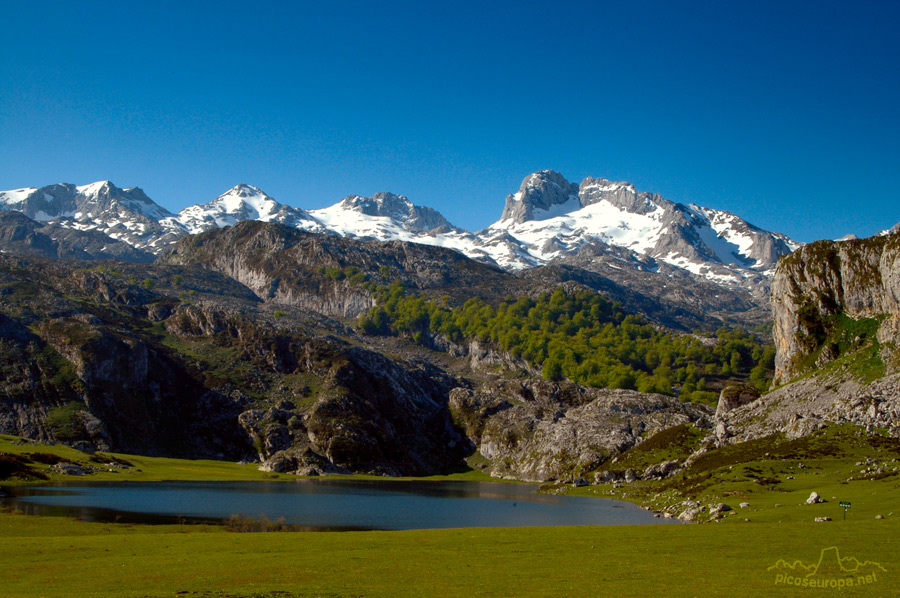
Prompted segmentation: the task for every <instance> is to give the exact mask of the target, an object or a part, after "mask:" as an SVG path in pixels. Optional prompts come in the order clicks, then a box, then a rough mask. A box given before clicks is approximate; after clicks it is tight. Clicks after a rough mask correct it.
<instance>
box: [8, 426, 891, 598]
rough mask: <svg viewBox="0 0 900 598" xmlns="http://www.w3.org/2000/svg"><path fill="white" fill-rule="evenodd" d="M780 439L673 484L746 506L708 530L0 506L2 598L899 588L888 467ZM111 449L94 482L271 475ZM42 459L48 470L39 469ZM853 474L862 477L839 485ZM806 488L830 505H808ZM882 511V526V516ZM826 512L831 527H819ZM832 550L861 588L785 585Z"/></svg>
mask: <svg viewBox="0 0 900 598" xmlns="http://www.w3.org/2000/svg"><path fill="white" fill-rule="evenodd" d="M853 434H855V432H853V431H852V430H850V431H847V434H842V433H840V431H835V432H834V433H833V435H832V436H831V437H829V439H825V440H828V442H830V443H832V444H835V443H838V444H839V443H843V442H845V441H846V442H849V443H850V444H849V445H848V446H849V447H850V448H852V449H853V450H854V451H855V452H856V451H861V452H865V451H866V450H869V449H867V448H866V447H867V446H868V447H869V448H870V449H871V450H872V454H871V455H869V456H868V458H869V459H872V460H875V459H880V461H881V462H884V461H887V462H888V463H890V459H891V458H894V457H893V456H892V454H893V453H892V452H891V451H893V449H892V448H890V447H887V448H885V447H878V446H875V447H872V446H871V445H870V444H868V443H866V444H860V443H855V440H854V437H853ZM825 440H823V442H824V441H825ZM781 444H783V443H776V444H775V445H769V446H766V447H763V446H760V447H758V448H759V450H764V451H765V452H768V453H769V456H768V457H766V456H765V452H763V453H760V454H759V455H756V454H755V453H752V451H751V453H749V454H744V455H741V456H735V455H729V454H727V453H723V454H719V455H718V456H716V457H715V458H714V459H710V460H709V462H707V463H705V464H704V463H700V466H701V467H700V469H698V471H696V472H695V475H694V477H692V478H689V479H688V481H684V480H682V481H681V482H679V480H677V479H672V480H669V481H668V482H666V483H670V484H677V483H685V484H687V483H691V484H693V486H694V487H695V488H694V489H695V490H696V493H695V495H694V496H695V497H696V498H697V499H698V500H699V501H701V502H706V501H713V500H720V499H722V498H723V493H727V492H731V493H732V494H730V495H727V496H725V497H724V498H725V500H726V501H727V502H734V503H737V502H741V501H747V502H749V503H750V505H751V506H750V507H749V508H747V509H740V508H735V511H734V514H733V515H729V516H726V517H725V518H724V519H722V520H721V521H718V522H714V523H705V524H702V525H667V526H601V527H569V528H565V527H558V528H518V529H460V530H425V531H403V532H340V533H335V532H303V533H289V532H288V533H286V532H273V533H236V532H229V531H226V529H225V528H223V527H221V526H174V525H173V526H141V525H122V524H102V523H87V522H80V521H74V520H70V519H64V518H53V517H34V516H26V515H22V514H17V513H10V512H4V513H0V565H2V570H3V572H4V573H3V575H2V579H0V596H4V597H6V596H11V597H18V596H21V597H23V598H24V597H30V596H47V597H51V596H150V597H156V596H209V597H225V596H234V597H251V596H281V597H282V598H290V597H299V596H441V597H444V596H448V597H449V596H466V597H472V596H795V595H798V594H805V595H834V596H897V595H900V590H898V588H900V573H898V572H900V542H898V538H900V524H898V517H897V516H896V515H890V513H892V512H894V511H897V513H898V514H900V489H898V481H897V476H895V475H894V476H892V475H888V476H885V477H879V476H878V475H867V474H861V473H859V470H861V469H866V468H865V467H863V466H857V465H856V463H857V462H859V459H865V458H866V457H867V456H866V455H864V454H859V455H856V456H855V457H852V458H850V457H848V456H847V455H845V454H841V453H839V452H838V453H837V454H832V455H824V456H823V458H822V459H820V460H810V459H803V460H802V464H803V467H802V468H800V467H799V464H800V463H801V461H797V460H787V459H783V458H782V457H784V456H785V455H784V454H778V453H777V451H779V450H781V451H799V450H800V449H801V448H802V447H801V446H799V445H784V446H781ZM807 448H809V449H810V450H813V449H816V450H818V449H817V447H815V446H810V447H807ZM70 450H71V449H67V448H64V447H59V446H55V447H46V446H35V445H30V444H16V440H15V439H13V438H11V437H3V438H0V453H7V454H28V453H35V452H38V453H40V452H47V453H48V454H49V453H54V454H55V453H58V454H59V455H60V456H66V458H71V460H73V461H76V462H79V463H83V464H84V465H85V466H87V465H88V464H89V463H90V461H89V459H88V460H86V455H84V453H78V452H77V451H74V452H73V453H67V451H70ZM773 451H775V452H774V453H773ZM114 457H115V458H118V459H121V460H123V461H128V462H130V463H132V466H131V467H129V468H128V469H124V470H122V472H121V473H110V472H105V473H97V474H93V475H91V476H88V478H89V479H101V477H104V476H105V479H134V480H141V481H150V480H155V479H160V480H161V479H220V480H234V479H257V480H259V479H272V478H271V477H270V474H263V473H261V472H258V471H256V469H255V467H253V466H241V465H236V464H227V463H217V462H208V461H178V460H173V459H160V460H157V459H150V458H144V457H133V456H125V455H116V456H114ZM756 457H759V458H756ZM627 458H636V456H635V455H631V456H629V457H627ZM853 458H855V459H857V461H852V459H853ZM741 459H744V460H743V461H741ZM747 459H749V460H747ZM732 461H734V462H732ZM35 467H36V469H37V470H39V472H47V471H50V470H49V466H48V465H45V464H37V465H35ZM745 468H748V469H745ZM137 470H141V471H137ZM851 472H855V473H854V474H853V476H851V475H850V474H851ZM707 473H708V474H710V476H709V477H708V478H704V476H705V475H706V474H707ZM748 474H749V475H748ZM466 475H467V476H475V475H478V474H472V473H470V474H466ZM729 476H730V477H729ZM789 476H790V477H793V479H787V478H788V477H789ZM856 476H860V477H861V478H862V479H861V480H859V481H857V480H854V481H850V482H847V481H846V479H847V477H856ZM54 477H55V474H54ZM462 477H465V476H462ZM754 480H764V481H765V482H766V483H763V484H760V483H758V482H757V481H754ZM772 480H778V483H772V482H771V481H772ZM4 483H5V482H4ZM811 490H816V491H818V492H819V493H820V494H822V496H823V497H825V498H826V499H827V500H828V501H829V502H826V503H823V504H818V505H806V504H805V503H804V501H805V499H806V497H807V496H809V492H810V491H811ZM676 491H677V492H686V489H685V488H678V487H672V488H669V489H664V488H662V486H661V485H656V486H655V487H654V486H653V485H652V484H649V483H646V484H645V483H642V482H639V483H637V484H632V485H628V486H627V487H624V488H612V487H610V486H592V487H588V488H579V489H574V490H572V492H575V493H586V494H610V493H613V492H615V496H616V497H617V498H623V497H624V498H631V499H633V500H638V501H642V502H647V501H648V500H651V499H653V500H656V501H657V502H658V503H660V506H665V505H664V504H663V503H668V502H671V501H672V500H674V497H673V493H674V492H676ZM832 496H834V497H836V498H834V499H832ZM732 498H733V499H734V501H732V500H731V499H732ZM840 500H851V501H852V504H853V506H852V508H851V509H850V511H849V512H848V518H847V521H842V520H841V510H840V509H839V507H838V506H837V503H838V501H840ZM776 503H777V504H781V505H782V506H780V507H776V506H775V504H776ZM801 503H804V504H801ZM877 514H881V515H883V516H884V519H875V515H877ZM822 515H828V516H831V517H832V518H833V519H835V521H831V522H828V523H814V522H813V519H814V517H816V516H822ZM745 519H749V521H745ZM831 547H836V548H837V550H838V551H839V553H840V556H841V557H842V558H843V559H845V560H844V561H842V562H841V563H840V565H838V568H837V569H835V568H834V567H832V570H831V571H830V572H828V573H827V574H826V573H822V574H821V575H817V576H814V577H817V578H820V579H824V583H828V581H829V580H834V583H835V584H837V583H838V582H839V581H841V580H843V582H842V583H844V584H847V583H848V582H847V581H846V580H847V579H850V580H851V581H852V582H853V583H854V584H857V583H858V584H860V585H854V586H853V587H842V588H840V589H838V588H834V589H831V588H826V589H821V588H813V589H811V588H806V587H803V586H798V585H793V584H789V583H787V581H788V580H790V581H796V582H797V583H800V582H801V581H802V578H804V577H805V575H806V572H805V571H803V572H801V571H800V569H799V567H798V566H797V562H798V561H799V562H801V563H803V564H804V565H815V564H816V563H818V561H819V559H820V556H821V555H823V554H825V555H829V554H834V551H830V550H829V549H830V548H831ZM853 559H856V560H857V561H858V562H860V563H864V564H863V565H862V566H860V567H859V569H858V571H857V572H856V573H848V572H846V571H841V570H840V567H841V566H843V568H844V569H845V570H846V569H850V568H852V567H854V566H856V565H857V562H855V561H853ZM780 561H781V562H782V563H781V565H780V566H778V565H779V562H780ZM867 562H868V563H867ZM785 563H787V564H789V565H790V566H789V567H786V566H785ZM865 563H867V564H865ZM833 564H834V563H832V565H833ZM790 567H794V568H793V569H792V568H790ZM823 570H824V569H823ZM866 575H868V577H866ZM779 576H780V577H779ZM779 579H780V581H779Z"/></svg>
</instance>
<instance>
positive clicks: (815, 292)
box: [772, 234, 900, 384]
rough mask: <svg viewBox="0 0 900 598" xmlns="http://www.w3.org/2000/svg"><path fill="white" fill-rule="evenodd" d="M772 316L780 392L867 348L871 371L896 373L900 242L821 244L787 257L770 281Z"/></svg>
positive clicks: (873, 239) (895, 237)
mask: <svg viewBox="0 0 900 598" xmlns="http://www.w3.org/2000/svg"><path fill="white" fill-rule="evenodd" d="M772 309H773V316H774V321H775V322H774V339H775V346H776V349H777V351H778V354H777V358H776V364H775V365H776V374H775V382H776V384H784V383H786V382H788V381H790V380H791V379H793V378H795V377H797V376H799V375H802V374H804V373H807V372H810V371H813V370H815V369H818V368H822V367H824V366H825V365H827V364H829V363H831V362H834V361H835V360H837V359H839V358H841V357H842V356H846V355H851V354H853V353H857V352H859V351H860V350H862V349H864V348H866V347H869V348H870V349H871V350H872V355H871V356H870V357H869V358H868V361H869V363H868V364H867V365H868V366H869V367H870V368H871V367H872V366H876V367H877V363H875V362H877V361H881V362H882V363H883V366H884V371H883V372H882V374H884V373H891V372H893V371H895V370H896V369H897V367H898V364H897V347H896V343H897V340H898V338H900V235H896V234H895V235H885V236H879V237H871V238H868V239H854V240H848V241H841V242H831V241H817V242H815V243H811V244H809V245H806V246H805V247H803V248H801V249H799V250H797V251H796V252H794V253H793V254H790V255H786V256H784V257H783V258H781V260H780V261H779V262H778V267H777V269H776V272H775V277H774V279H773V281H772ZM876 373H877V372H876ZM867 377H870V378H871V377H873V374H872V372H871V371H870V373H869V374H867ZM875 377H877V376H875Z"/></svg>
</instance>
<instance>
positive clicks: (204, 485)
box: [0, 478, 670, 530]
mask: <svg viewBox="0 0 900 598" xmlns="http://www.w3.org/2000/svg"><path fill="white" fill-rule="evenodd" d="M535 490H536V487H535V486H531V485H523V484H506V483H501V482H423V481H395V480H348V479H334V478H329V479H320V480H297V481H296V482H295V483H284V482H157V483H121V482H120V483H104V484H100V483H95V484H77V483H72V484H64V485H54V486H37V487H27V488H7V489H5V491H6V493H7V494H12V495H13V496H11V497H8V498H3V499H0V501H2V504H4V505H6V506H9V507H14V508H17V509H19V510H22V511H24V512H25V513H29V514H38V515H65V516H69V517H78V518H81V519H84V520H88V521H121V522H129V523H173V522H178V521H187V522H220V521H224V520H226V519H228V517H230V516H231V515H234V514H245V515H250V516H254V517H255V516H260V515H264V516H265V517H267V518H269V519H271V520H276V519H279V518H282V517H283V518H284V520H285V522H286V523H288V524H292V525H296V526H300V527H302V528H304V529H315V530H347V529H358V530H370V529H382V530H400V529H428V528H451V527H522V526H554V525H621V524H655V523H670V521H669V520H665V519H658V518H654V517H653V516H652V514H650V513H648V512H647V511H644V510H643V509H640V508H638V507H636V506H634V505H632V504H629V503H624V502H620V501H613V500H607V499H599V498H586V497H567V496H552V495H544V494H537V493H535Z"/></svg>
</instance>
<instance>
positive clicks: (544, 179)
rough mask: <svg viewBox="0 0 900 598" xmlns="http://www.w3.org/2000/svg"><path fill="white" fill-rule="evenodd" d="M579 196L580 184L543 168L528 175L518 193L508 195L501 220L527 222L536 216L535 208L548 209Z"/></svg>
mask: <svg viewBox="0 0 900 598" xmlns="http://www.w3.org/2000/svg"><path fill="white" fill-rule="evenodd" d="M577 198H578V185H576V184H575V183H570V182H569V181H567V180H566V179H565V177H563V176H562V175H561V174H559V173H558V172H556V171H553V170H542V171H540V172H536V173H534V174H532V175H531V176H529V177H526V179H525V180H524V181H522V185H521V186H520V187H519V191H518V192H517V193H514V194H513V195H507V196H506V205H505V206H504V208H503V214H502V215H501V216H500V220H501V221H510V222H512V223H521V222H525V221H526V220H532V219H533V218H534V217H535V210H542V211H548V210H550V209H551V208H553V207H554V206H559V205H562V204H565V203H567V202H569V201H572V200H573V199H577Z"/></svg>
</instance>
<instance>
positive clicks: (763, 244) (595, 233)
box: [479, 170, 798, 284]
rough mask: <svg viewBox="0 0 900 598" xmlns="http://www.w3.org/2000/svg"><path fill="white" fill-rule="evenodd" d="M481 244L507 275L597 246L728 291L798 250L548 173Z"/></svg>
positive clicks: (692, 209) (724, 220)
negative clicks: (731, 285)
mask: <svg viewBox="0 0 900 598" xmlns="http://www.w3.org/2000/svg"><path fill="white" fill-rule="evenodd" d="M479 236H480V237H481V239H482V241H483V242H484V243H485V244H486V245H491V246H492V247H493V250H492V251H491V252H490V253H491V255H492V257H494V259H495V260H497V262H498V263H499V264H500V265H501V266H503V267H505V268H514V269H518V268H525V267H530V266H534V265H537V264H540V263H547V262H549V261H552V260H554V259H559V258H564V257H568V256H572V255H575V254H577V253H578V251H579V250H580V249H581V248H582V247H585V246H587V245H595V246H596V245H600V246H610V247H620V248H624V249H628V250H630V251H633V252H635V253H637V254H638V255H641V256H646V257H650V258H654V259H656V260H659V261H662V262H666V263H668V264H670V265H672V266H676V267H679V268H682V269H684V270H687V271H689V272H691V273H693V274H695V275H698V276H701V277H704V278H708V279H711V280H713V281H716V282H722V283H726V284H727V283H740V282H742V281H743V280H746V279H747V278H750V277H753V273H755V272H759V273H764V274H766V275H770V274H771V272H772V270H773V269H774V267H775V262H776V261H777V259H778V257H779V256H781V255H784V254H787V253H790V252H791V251H792V250H793V249H795V248H796V247H797V246H798V245H797V244H796V243H794V242H792V241H790V239H788V238H787V237H785V236H783V235H778V234H775V233H769V232H767V231H764V230H762V229H760V228H757V227H755V226H753V225H751V224H749V223H747V222H745V221H744V220H741V219H740V218H738V217H737V216H735V215H733V214H730V213H728V212H723V211H720V210H712V209H709V208H703V207H700V206H696V205H687V206H686V205H683V204H678V203H673V202H671V201H668V200H666V199H664V198H662V197H661V196H659V195H658V194H652V193H647V192H644V191H637V190H636V189H635V188H634V186H633V185H630V184H628V183H623V182H618V183H617V182H612V181H608V180H606V179H602V178H600V179H594V178H590V177H589V178H586V179H585V180H584V181H582V183H581V184H580V185H576V184H575V183H569V182H568V181H566V179H565V178H564V177H562V175H560V174H559V173H557V172H554V171H552V170H544V171H541V172H538V173H535V174H532V175H530V176H528V177H526V178H525V180H524V181H523V182H522V185H521V187H520V188H519V191H517V192H516V193H515V194H512V195H509V196H508V197H507V198H506V205H505V207H504V210H503V214H502V216H501V218H500V220H498V221H497V222H495V223H494V224H492V225H491V226H490V227H488V228H487V229H486V230H485V231H482V233H480V234H479ZM748 271H749V272H748Z"/></svg>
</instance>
